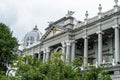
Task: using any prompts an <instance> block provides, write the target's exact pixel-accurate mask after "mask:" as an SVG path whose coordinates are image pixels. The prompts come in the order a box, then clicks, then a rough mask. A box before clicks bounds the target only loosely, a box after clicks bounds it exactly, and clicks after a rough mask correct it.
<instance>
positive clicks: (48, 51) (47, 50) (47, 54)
mask: <svg viewBox="0 0 120 80" xmlns="http://www.w3.org/2000/svg"><path fill="white" fill-rule="evenodd" d="M49 54H50V50H49V48H48V47H47V48H46V61H47V60H48V59H49Z"/></svg>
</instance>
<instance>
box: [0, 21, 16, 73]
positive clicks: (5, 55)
mask: <svg viewBox="0 0 120 80" xmlns="http://www.w3.org/2000/svg"><path fill="white" fill-rule="evenodd" d="M17 45H18V42H17V39H16V38H15V37H13V36H12V32H11V31H10V29H9V27H8V26H6V25H5V24H3V23H0V71H1V73H0V75H1V74H3V73H5V70H6V67H5V63H7V62H8V61H11V60H13V59H14V58H15V55H14V54H13V51H14V49H15V47H16V46H17Z"/></svg>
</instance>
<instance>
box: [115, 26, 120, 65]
mask: <svg viewBox="0 0 120 80" xmlns="http://www.w3.org/2000/svg"><path fill="white" fill-rule="evenodd" d="M114 29H115V62H116V63H117V62H119V61H120V54H119V49H120V45H119V44H120V39H119V38H120V37H119V36H120V35H119V28H118V26H117V25H116V26H114Z"/></svg>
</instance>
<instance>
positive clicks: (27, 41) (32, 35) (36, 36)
mask: <svg viewBox="0 0 120 80" xmlns="http://www.w3.org/2000/svg"><path fill="white" fill-rule="evenodd" d="M41 37H42V33H41V32H40V31H39V29H38V28H37V26H35V27H34V28H33V30H32V31H30V32H28V33H27V34H26V35H25V37H24V47H27V46H29V45H32V44H33V43H35V42H38V41H39V40H40V39H41Z"/></svg>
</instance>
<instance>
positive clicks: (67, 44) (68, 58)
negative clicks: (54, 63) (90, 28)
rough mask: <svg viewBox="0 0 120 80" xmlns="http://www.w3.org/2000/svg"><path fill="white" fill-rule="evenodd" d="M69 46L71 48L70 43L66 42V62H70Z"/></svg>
mask: <svg viewBox="0 0 120 80" xmlns="http://www.w3.org/2000/svg"><path fill="white" fill-rule="evenodd" d="M70 46H71V43H70V41H67V42H66V62H68V63H69V62H70Z"/></svg>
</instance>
